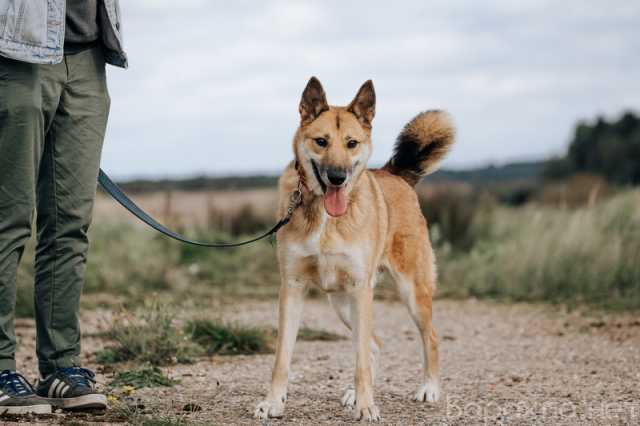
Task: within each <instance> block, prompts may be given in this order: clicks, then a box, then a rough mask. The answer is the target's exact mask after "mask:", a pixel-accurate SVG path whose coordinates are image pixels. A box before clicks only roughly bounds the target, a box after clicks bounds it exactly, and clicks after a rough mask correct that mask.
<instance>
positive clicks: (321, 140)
mask: <svg viewBox="0 0 640 426" xmlns="http://www.w3.org/2000/svg"><path fill="white" fill-rule="evenodd" d="M315 141H316V144H317V145H318V146H320V147H322V148H324V147H326V146H327V145H329V142H327V140H326V139H324V138H316V139H315Z"/></svg>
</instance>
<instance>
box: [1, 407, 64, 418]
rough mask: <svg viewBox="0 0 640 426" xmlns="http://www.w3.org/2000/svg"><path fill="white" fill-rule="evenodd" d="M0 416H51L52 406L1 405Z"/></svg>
mask: <svg viewBox="0 0 640 426" xmlns="http://www.w3.org/2000/svg"><path fill="white" fill-rule="evenodd" d="M0 414H11V415H18V416H19V415H24V414H51V405H50V404H38V405H23V406H6V405H0Z"/></svg>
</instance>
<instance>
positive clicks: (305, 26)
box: [102, 0, 640, 178]
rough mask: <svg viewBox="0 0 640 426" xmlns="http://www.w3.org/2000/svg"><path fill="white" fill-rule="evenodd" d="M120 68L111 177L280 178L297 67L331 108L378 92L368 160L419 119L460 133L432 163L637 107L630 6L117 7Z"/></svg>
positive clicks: (553, 139) (528, 146) (636, 44)
mask: <svg viewBox="0 0 640 426" xmlns="http://www.w3.org/2000/svg"><path fill="white" fill-rule="evenodd" d="M121 6H122V12H123V21H124V35H125V43H126V48H127V52H128V54H129V60H130V68H129V69H128V70H119V69H116V68H113V67H110V69H109V79H110V81H109V84H110V92H111V98H112V110H111V117H110V122H109V129H108V133H107V141H106V144H105V148H104V156H103V161H102V165H103V167H104V168H105V169H106V170H107V171H108V172H110V173H112V174H113V175H115V176H116V177H120V178H124V177H133V176H150V177H151V176H184V175H193V174H198V173H207V174H212V175H225V174H246V173H256V172H271V173H273V172H278V171H280V170H281V169H282V168H283V167H284V166H285V165H286V164H287V162H288V161H289V160H290V159H291V158H292V150H291V138H292V135H293V132H294V130H295V128H296V125H297V123H298V120H299V118H298V111H297V109H298V102H299V99H300V94H301V92H302V90H303V88H304V86H305V84H306V82H307V80H308V79H309V77H310V76H312V75H316V76H317V77H318V78H320V80H321V81H322V83H323V85H324V87H325V90H326V92H327V96H328V98H329V103H331V104H335V105H343V104H346V103H348V102H349V101H350V100H351V99H352V97H353V96H354V95H355V93H356V91H357V89H358V87H359V86H360V85H361V84H362V83H363V82H364V81H365V80H367V79H369V78H371V79H373V82H374V84H375V87H376V92H377V95H378V96H377V102H378V103H377V115H376V118H375V120H374V132H373V134H374V155H373V157H372V163H373V164H374V165H375V164H380V163H382V162H384V161H385V160H386V159H387V158H388V156H389V154H390V152H391V148H392V145H393V141H394V138H395V136H396V135H397V133H398V131H399V130H400V128H401V127H402V126H403V125H404V124H405V123H406V122H407V121H408V120H409V119H410V118H411V117H412V116H413V115H415V114H416V113H418V112H419V111H421V110H425V109H432V108H443V109H446V110H448V111H450V112H451V114H452V115H453V117H454V120H455V121H456V123H457V127H458V129H459V133H458V135H459V137H458V141H457V144H456V145H455V147H454V150H453V152H452V153H451V155H450V156H449V157H448V159H447V160H446V161H445V163H444V166H445V167H450V168H463V167H472V166H479V165H486V164H489V163H498V164H499V163H504V162H506V161H510V160H519V159H539V158H545V157H547V156H550V155H553V154H558V153H562V152H563V151H564V149H565V147H566V145H567V143H568V140H569V138H570V136H571V132H572V128H573V126H574V124H575V122H576V121H577V120H579V119H582V118H593V117H595V116H596V115H597V114H605V115H607V116H610V117H617V116H618V115H619V114H620V113H621V112H622V111H623V110H624V109H628V108H632V109H634V110H636V111H638V110H639V109H640V24H639V23H640V2H638V1H629V0H612V1H607V2H605V1H602V0H592V1H591V0H579V1H578V0H576V1H563V2H559V1H542V0H521V1H511V0H485V1H482V2H479V1H474V0H465V1H462V0H461V1H423V0H406V1H388V0H385V1H348V2H347V1H337V0H336V1H327V0H323V1H304V0H298V1H255V0H252V1H242V0H241V1H238V0H235V1H233V2H229V1H212V0H181V1H179V2H177V1H173V0H135V1H123V2H121Z"/></svg>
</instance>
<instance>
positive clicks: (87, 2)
mask: <svg viewBox="0 0 640 426" xmlns="http://www.w3.org/2000/svg"><path fill="white" fill-rule="evenodd" d="M99 2H100V0H67V16H66V28H65V35H64V43H65V50H68V49H66V47H67V46H68V47H71V48H72V49H71V50H74V49H73V48H77V46H78V45H83V44H85V45H86V44H91V43H94V42H96V41H98V39H100V25H99V24H98V5H99ZM74 45H75V46H74Z"/></svg>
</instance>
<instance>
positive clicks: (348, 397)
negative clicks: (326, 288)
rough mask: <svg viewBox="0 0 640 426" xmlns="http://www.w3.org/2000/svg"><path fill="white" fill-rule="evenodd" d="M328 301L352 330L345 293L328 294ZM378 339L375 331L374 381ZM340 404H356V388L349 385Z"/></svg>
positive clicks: (373, 340)
mask: <svg viewBox="0 0 640 426" xmlns="http://www.w3.org/2000/svg"><path fill="white" fill-rule="evenodd" d="M328 297H329V302H330V303H331V306H333V309H334V310H335V311H336V314H338V318H340V320H341V321H342V322H343V323H344V325H345V326H346V327H347V328H348V329H349V331H353V323H352V315H351V305H350V303H349V297H348V296H347V294H345V293H332V294H329V295H328ZM381 346H382V345H381V342H380V339H379V338H378V337H377V336H376V334H375V332H374V333H373V338H372V339H371V376H372V381H375V378H376V372H377V370H378V366H379V359H380V348H381ZM341 402H342V405H343V406H345V407H347V408H349V409H351V408H353V407H354V406H355V404H356V390H355V388H354V387H353V386H349V387H348V388H347V389H346V390H345V392H344V394H343V396H342V399H341Z"/></svg>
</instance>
